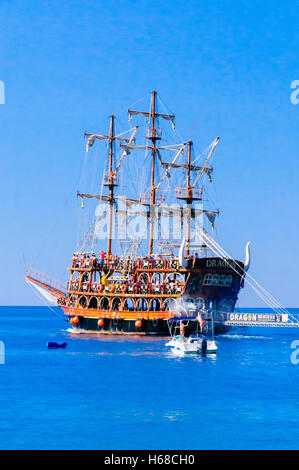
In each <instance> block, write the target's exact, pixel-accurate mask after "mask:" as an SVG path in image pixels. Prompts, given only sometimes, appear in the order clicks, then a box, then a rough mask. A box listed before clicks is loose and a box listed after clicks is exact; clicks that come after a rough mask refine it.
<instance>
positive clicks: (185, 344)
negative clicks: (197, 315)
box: [166, 335, 202, 356]
mask: <svg viewBox="0 0 299 470" xmlns="http://www.w3.org/2000/svg"><path fill="white" fill-rule="evenodd" d="M194 336H195V335H194ZM166 346H167V347H169V348H170V350H171V351H172V352H173V354H176V355H177V356H184V355H185V354H200V352H201V346H202V340H200V338H197V337H191V336H190V337H189V338H186V337H185V336H183V335H177V336H173V338H171V340H170V341H168V343H166Z"/></svg>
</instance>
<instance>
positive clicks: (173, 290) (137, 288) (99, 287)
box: [69, 273, 183, 295]
mask: <svg viewBox="0 0 299 470" xmlns="http://www.w3.org/2000/svg"><path fill="white" fill-rule="evenodd" d="M79 287H80V282H79V279H76V280H75V281H73V282H72V283H70V289H69V290H70V291H72V292H78V291H79ZM182 287H183V286H182V283H179V282H174V281H171V282H169V283H167V284H165V285H164V284H159V283H155V284H138V283H130V282H129V281H123V282H122V283H119V282H117V281H116V282H109V281H107V279H105V277H104V276H103V278H102V280H101V282H94V283H92V284H91V285H90V284H89V282H88V278H87V276H86V273H84V274H83V276H82V282H81V288H80V292H92V293H115V294H125V293H127V294H134V293H137V294H155V295H159V294H181V293H182Z"/></svg>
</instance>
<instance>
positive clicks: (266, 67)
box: [0, 0, 299, 307]
mask: <svg viewBox="0 0 299 470" xmlns="http://www.w3.org/2000/svg"><path fill="white" fill-rule="evenodd" d="M0 15H1V20H0V21H1V28H0V58H1V68H0V80H2V81H3V82H4V85H5V104H1V105H0V120H1V124H0V147H1V151H0V156H1V196H2V197H1V230H0V242H1V261H2V269H1V272H0V286H1V287H0V304H2V305H38V304H39V300H38V298H37V297H35V295H34V294H33V292H32V291H31V290H30V288H29V287H28V286H26V285H25V283H24V280H23V254H24V256H25V261H26V263H27V264H32V265H34V267H36V268H37V269H40V270H41V271H43V272H47V273H48V274H50V275H53V276H55V277H57V278H60V277H61V276H62V275H63V273H64V272H65V268H66V266H67V265H68V264H69V261H70V257H71V254H72V250H73V248H74V247H75V243H76V237H77V233H76V232H77V219H78V202H77V200H76V197H75V192H76V190H77V185H78V178H79V175H80V169H81V164H82V159H83V156H84V140H83V137H82V134H83V132H84V131H89V130H97V131H98V132H104V131H105V129H103V123H104V124H105V126H106V125H107V126H108V116H109V115H110V114H111V113H114V114H116V115H117V114H118V113H119V112H123V111H124V110H126V109H127V108H128V107H129V106H130V105H132V104H133V103H135V102H136V101H137V100H138V99H139V98H141V97H143V96H144V95H145V94H146V93H149V92H150V91H151V90H152V89H156V90H158V92H159V94H160V95H161V97H162V99H163V101H164V102H165V103H166V104H167V105H168V106H169V108H170V109H171V110H174V111H175V113H176V115H177V119H176V123H177V127H178V129H179V131H180V134H181V135H187V136H188V135H189V133H190V130H191V129H193V134H192V138H193V139H194V141H195V142H196V144H197V146H198V147H201V146H202V147H203V148H204V147H206V146H207V145H208V144H209V143H210V142H211V141H212V140H213V139H214V138H215V137H216V136H220V137H221V143H220V144H219V146H218V149H217V154H216V158H215V160H214V162H213V163H214V168H215V174H214V179H215V186H216V192H217V199H218V205H219V207H220V209H221V216H220V218H219V220H218V222H217V226H218V233H219V240H220V241H221V243H222V245H223V246H224V247H225V248H226V250H227V251H228V252H229V253H231V254H232V255H233V256H235V257H237V258H240V259H242V258H243V257H244V246H245V243H246V242H247V241H248V240H251V241H252V242H253V245H252V254H253V262H252V267H251V273H252V274H253V275H254V276H255V277H256V278H257V279H258V280H259V281H260V282H261V283H262V284H263V285H264V286H265V287H266V288H267V289H268V290H270V292H272V293H273V294H274V295H275V296H276V297H277V298H278V299H279V300H280V301H281V303H282V304H283V305H285V306H289V307H298V306H299V303H298V298H297V297H298V264H299V259H298V196H299V185H298V176H299V172H298V128H299V126H298V120H299V104H298V105H294V104H292V103H291V101H290V95H291V92H292V90H291V88H290V85H291V82H292V81H293V80H298V79H299V61H298V53H299V41H298V31H299V24H298V2H295V1H288V0H286V1H284V2H273V0H272V1H269V0H264V1H258V0H251V1H244V0H239V1H224V0H213V1H203V0H191V1H188V0H184V1H178V0H173V1H167V0H164V1H163V2H161V1H157V0H151V1H144V0H139V1H135V2H134V1H130V0H129V1H128V0H127V1H122V0H118V1H115V2H107V1H103V0H85V1H84V0H80V1H78V0H72V1H71V2H70V1H65V0H59V1H58V0H51V1H50V0H49V1H45V0H39V1H38V2H37V1H33V0H15V1H14V0H9V1H5V0H2V1H1V4H0ZM240 305H241V306H258V305H261V304H260V302H259V300H258V299H257V298H256V297H255V294H254V293H252V292H251V291H250V290H249V289H248V288H247V289H245V290H244V291H243V292H242V293H241V296H240Z"/></svg>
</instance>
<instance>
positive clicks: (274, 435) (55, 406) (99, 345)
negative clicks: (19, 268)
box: [0, 307, 299, 450]
mask: <svg viewBox="0 0 299 470" xmlns="http://www.w3.org/2000/svg"><path fill="white" fill-rule="evenodd" d="M251 311H253V310H251ZM258 311H261V310H260V309H259V310H258ZM265 311H266V310H265ZM294 312H295V313H299V310H298V311H294V310H293V311H292V313H294ZM58 313H59V310H58V309H55V311H52V310H50V309H48V308H47V307H1V308H0V341H1V343H0V344H1V345H2V349H1V351H0V353H1V358H2V360H0V448H1V449H132V450H133V449H298V448H299V426H298V413H299V399H298V378H299V364H297V362H299V361H298V359H299V354H298V355H296V349H294V346H295V347H297V348H298V347H299V346H296V343H294V342H295V341H296V340H298V345H299V329H295V328H294V329H287V328H268V329H267V328H264V327H263V328H262V327H255V328H249V329H247V330H244V331H242V330H232V331H231V332H230V333H229V334H227V335H222V336H218V337H217V344H218V353H217V357H203V358H202V357H200V356H195V357H183V358H178V357H174V356H173V355H172V354H171V353H170V352H168V351H167V349H166V348H165V343H166V338H153V337H138V336H136V337H127V336H126V337H125V336H98V335H86V334H76V333H74V332H72V330H71V329H70V325H69V323H66V322H65V321H64V320H63V319H62V318H60V317H59V316H58ZM48 341H58V342H60V341H67V348H66V349H57V350H49V349H47V342H48ZM292 346H293V347H292Z"/></svg>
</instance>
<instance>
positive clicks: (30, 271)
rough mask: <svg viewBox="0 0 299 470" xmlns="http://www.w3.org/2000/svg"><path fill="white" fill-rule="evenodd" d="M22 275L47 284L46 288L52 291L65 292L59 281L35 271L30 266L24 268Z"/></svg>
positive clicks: (63, 285)
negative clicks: (50, 288) (48, 287)
mask: <svg viewBox="0 0 299 470" xmlns="http://www.w3.org/2000/svg"><path fill="white" fill-rule="evenodd" d="M24 274H25V276H28V277H31V278H32V279H35V280H36V281H40V282H42V283H43V284H47V286H50V287H53V288H54V289H57V290H60V291H62V292H65V290H66V289H65V287H66V286H65V284H64V283H63V282H62V281H59V280H58V279H55V278H54V277H51V276H48V275H47V274H44V273H42V272H40V271H37V269H34V268H32V267H31V266H25V268H24Z"/></svg>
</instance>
